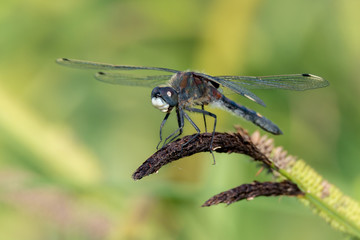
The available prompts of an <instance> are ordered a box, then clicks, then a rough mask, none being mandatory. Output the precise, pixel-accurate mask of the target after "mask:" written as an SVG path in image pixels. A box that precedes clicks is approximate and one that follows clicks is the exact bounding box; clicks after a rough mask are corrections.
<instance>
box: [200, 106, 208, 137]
mask: <svg viewBox="0 0 360 240" xmlns="http://www.w3.org/2000/svg"><path fill="white" fill-rule="evenodd" d="M201 110H203V111H205V109H204V104H203V105H201ZM203 118H204V125H205V132H207V125H206V117H205V113H203Z"/></svg>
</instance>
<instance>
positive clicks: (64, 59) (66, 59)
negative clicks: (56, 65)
mask: <svg viewBox="0 0 360 240" xmlns="http://www.w3.org/2000/svg"><path fill="white" fill-rule="evenodd" d="M62 60H63V61H70V60H69V59H68V58H62Z"/></svg>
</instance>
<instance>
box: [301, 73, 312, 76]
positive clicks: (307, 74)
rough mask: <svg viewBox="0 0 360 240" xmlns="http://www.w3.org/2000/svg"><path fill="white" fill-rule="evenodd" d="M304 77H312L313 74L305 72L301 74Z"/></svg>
mask: <svg viewBox="0 0 360 240" xmlns="http://www.w3.org/2000/svg"><path fill="white" fill-rule="evenodd" d="M301 75H302V76H303V77H311V76H312V75H311V74H309V73H303V74H301Z"/></svg>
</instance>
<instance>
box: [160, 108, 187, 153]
mask: <svg viewBox="0 0 360 240" xmlns="http://www.w3.org/2000/svg"><path fill="white" fill-rule="evenodd" d="M183 113H184V111H183V110H182V109H179V108H176V116H177V121H178V126H179V128H178V129H176V130H175V131H174V132H173V133H172V134H170V135H169V136H167V137H166V139H165V141H164V144H163V147H164V146H165V145H166V144H168V143H170V142H172V141H174V140H175V139H176V138H177V137H178V136H180V135H181V134H182V133H183V128H184V115H183ZM177 132H179V133H178V134H176V133H177ZM175 134H176V135H175ZM174 135H175V136H174ZM169 139H170V140H169Z"/></svg>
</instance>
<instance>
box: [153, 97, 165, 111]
mask: <svg viewBox="0 0 360 240" xmlns="http://www.w3.org/2000/svg"><path fill="white" fill-rule="evenodd" d="M151 103H152V105H153V106H154V107H156V108H157V109H159V110H160V111H162V112H167V111H168V110H169V104H167V103H166V102H165V101H164V100H163V99H162V98H160V97H153V98H151Z"/></svg>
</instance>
